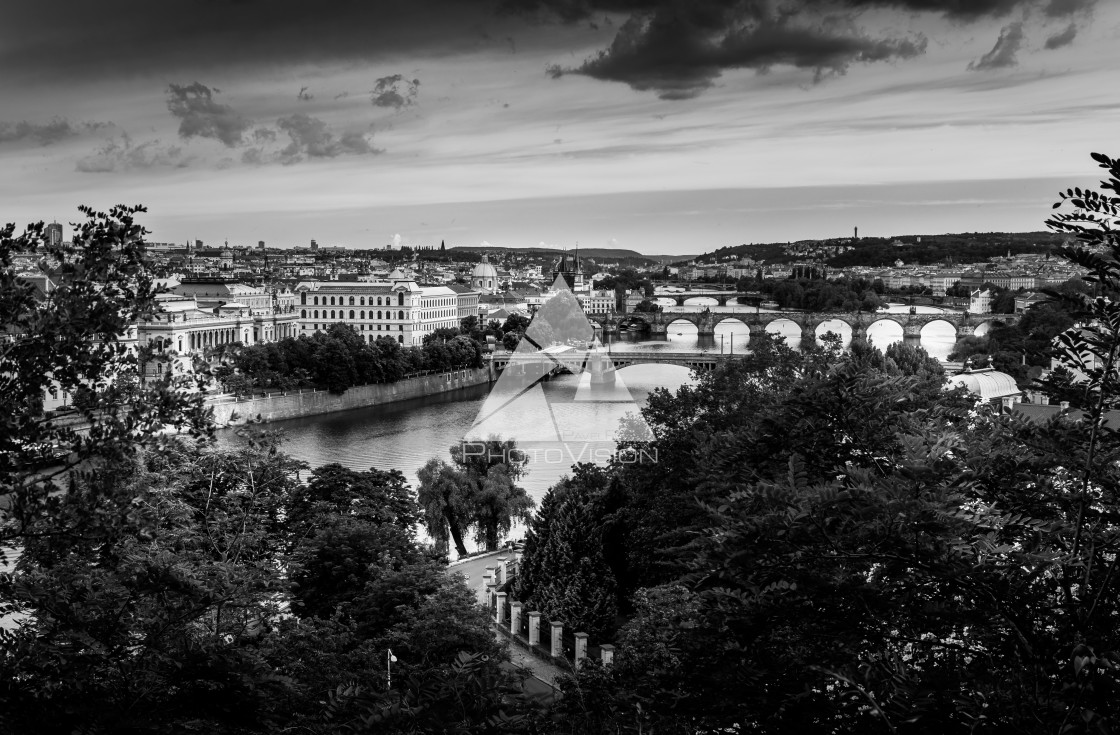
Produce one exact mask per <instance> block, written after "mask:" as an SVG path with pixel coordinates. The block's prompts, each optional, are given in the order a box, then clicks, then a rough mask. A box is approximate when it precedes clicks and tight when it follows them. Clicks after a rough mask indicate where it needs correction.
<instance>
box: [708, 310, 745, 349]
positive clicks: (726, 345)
mask: <svg viewBox="0 0 1120 735" xmlns="http://www.w3.org/2000/svg"><path fill="white" fill-rule="evenodd" d="M750 341H751V328H750V325H749V324H747V322H745V321H743V320H742V319H739V318H737V317H734V316H724V317H720V318H719V321H718V322H716V324H715V342H716V345H715V346H717V347H718V348H719V350H720V351H721V352H726V353H735V352H736V351H739V350H740V349H743V350H745V349H746V348H747V345H749V344H750Z"/></svg>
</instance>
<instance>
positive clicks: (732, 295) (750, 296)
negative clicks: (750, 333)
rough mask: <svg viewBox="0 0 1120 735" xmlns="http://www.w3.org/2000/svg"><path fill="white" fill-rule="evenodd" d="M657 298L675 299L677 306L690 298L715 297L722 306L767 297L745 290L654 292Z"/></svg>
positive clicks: (753, 302) (755, 302) (752, 301)
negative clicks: (730, 302)
mask: <svg viewBox="0 0 1120 735" xmlns="http://www.w3.org/2000/svg"><path fill="white" fill-rule="evenodd" d="M653 298H655V299H673V300H674V301H676V302H677V306H684V302H685V301H687V300H688V299H698V298H708V299H715V300H716V301H718V302H719V305H720V306H727V302H728V301H731V300H732V299H736V300H738V301H739V303H740V304H743V303H744V302H745V301H750V302H751V304H757V303H759V302H761V301H764V300H765V299H766V297H765V296H763V295H762V294H761V293H758V292H757V291H756V292H749V291H747V292H745V291H700V292H697V291H681V292H679V293H678V292H676V291H674V292H672V293H657V292H656V291H655V292H654V294H653Z"/></svg>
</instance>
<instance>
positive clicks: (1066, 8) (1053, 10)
mask: <svg viewBox="0 0 1120 735" xmlns="http://www.w3.org/2000/svg"><path fill="white" fill-rule="evenodd" d="M1096 4H1097V0H1050V2H1049V3H1047V4H1046V7H1045V8H1044V9H1043V12H1045V13H1046V15H1048V16H1050V17H1051V18H1064V17H1065V16H1067V15H1074V14H1075V13H1088V12H1089V11H1091V10H1092V9H1093V6H1094V5H1096Z"/></svg>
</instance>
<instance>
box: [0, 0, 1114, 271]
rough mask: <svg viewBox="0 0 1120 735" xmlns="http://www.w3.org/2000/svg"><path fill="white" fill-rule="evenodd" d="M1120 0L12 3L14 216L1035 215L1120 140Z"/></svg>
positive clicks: (702, 232) (682, 227) (279, 232)
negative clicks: (137, 207)
mask: <svg viewBox="0 0 1120 735" xmlns="http://www.w3.org/2000/svg"><path fill="white" fill-rule="evenodd" d="M1118 87H1120V2H1116V0H742V1H740V2H732V1H731V0H405V1H403V2H397V1H396V0H374V1H371V0H365V1H364V2H363V1H358V0H355V1H353V2H351V1H349V0H342V1H336V2H320V3H308V2H304V1H296V0H267V1H266V0H187V1H184V2H179V3H173V4H172V3H152V2H149V1H146V0H145V1H143V2H141V1H140V0H101V1H100V2H96V3H91V2H76V1H74V0H70V1H69V2H52V3H45V2H41V1H39V0H9V2H6V3H5V10H4V22H3V24H2V25H0V94H2V99H3V100H4V102H3V104H2V105H0V170H2V171H3V174H4V175H3V177H0V221H4V222H9V221H10V222H16V223H19V224H24V223H26V222H29V221H34V220H39V219H43V220H47V221H50V220H54V219H57V220H58V221H61V222H71V221H74V220H75V219H76V217H77V216H78V213H77V211H76V208H77V206H78V205H79V204H89V205H91V206H94V207H97V208H105V207H108V206H111V205H112V204H116V203H139V204H144V205H146V206H147V207H148V209H149V213H148V214H147V215H146V218H145V220H144V222H145V223H146V224H147V225H148V227H149V228H150V229H151V230H152V231H153V234H152V238H151V239H153V240H155V241H174V242H184V241H186V240H187V239H188V238H190V239H195V238H197V239H202V240H204V241H206V242H207V243H216V242H221V241H224V240H228V241H229V242H230V243H233V244H255V243H256V242H257V241H258V240H265V241H267V242H268V243H269V244H270V245H276V246H289V245H306V244H307V242H308V241H309V240H310V239H311V238H315V239H317V240H318V242H319V243H320V244H342V245H348V246H351V247H379V246H382V245H384V244H385V243H387V242H390V241H391V240H393V238H394V236H399V239H400V241H402V242H405V243H411V244H419V245H433V244H434V245H438V244H439V243H440V241H441V240H445V241H446V242H447V243H448V245H478V244H480V243H482V242H484V241H485V242H489V243H492V244H495V245H510V246H516V245H537V244H538V243H541V242H544V243H546V244H547V245H549V246H553V247H570V246H572V245H573V244H575V243H576V242H577V241H578V242H579V243H580V245H581V246H583V247H603V246H616V247H626V248H633V249H637V250H641V251H645V252H651V253H691V252H701V251H704V250H710V249H713V248H715V247H719V246H722V245H733V244H738V243H741V242H767V241H775V240H796V239H802V238H815V237H830V236H844V235H847V234H849V233H851V232H852V228H853V227H856V226H858V227H859V230H860V234H865V235H892V234H904V233H916V234H921V233H939V232H959V231H991V230H1017V231H1023V230H1038V229H1042V221H1043V219H1044V218H1045V217H1046V216H1047V214H1048V212H1049V205H1050V204H1051V203H1052V202H1053V201H1054V199H1055V194H1056V192H1057V191H1058V190H1059V189H1064V188H1066V187H1067V186H1075V185H1086V184H1090V185H1091V184H1093V183H1095V181H1096V169H1095V168H1094V163H1093V162H1092V161H1091V160H1090V158H1089V153H1090V152H1091V151H1102V152H1105V153H1110V154H1112V155H1117V154H1120V135H1118V133H1120V96H1118V95H1117V93H1116V91H1115V90H1116V89H1117V88H1118Z"/></svg>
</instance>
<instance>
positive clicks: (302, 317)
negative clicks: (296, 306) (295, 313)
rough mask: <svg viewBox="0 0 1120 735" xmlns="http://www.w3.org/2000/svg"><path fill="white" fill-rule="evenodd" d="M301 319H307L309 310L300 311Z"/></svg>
mask: <svg viewBox="0 0 1120 735" xmlns="http://www.w3.org/2000/svg"><path fill="white" fill-rule="evenodd" d="M299 318H300V319H306V318H307V309H301V310H300V312H299Z"/></svg>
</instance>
